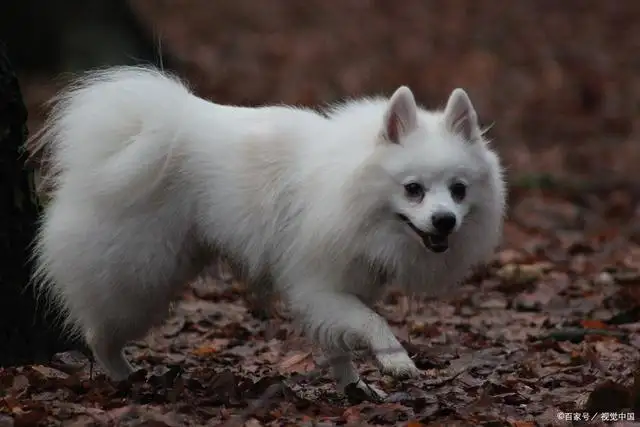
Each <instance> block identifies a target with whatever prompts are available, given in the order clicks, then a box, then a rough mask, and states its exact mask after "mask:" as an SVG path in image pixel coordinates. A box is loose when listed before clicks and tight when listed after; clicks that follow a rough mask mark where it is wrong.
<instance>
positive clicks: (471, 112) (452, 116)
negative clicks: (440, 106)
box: [444, 88, 482, 142]
mask: <svg viewBox="0 0 640 427" xmlns="http://www.w3.org/2000/svg"><path fill="white" fill-rule="evenodd" d="M444 120H445V125H446V126H447V130H449V131H450V132H452V133H456V134H458V135H460V136H462V137H463V138H464V139H465V140H467V141H469V142H474V141H477V140H479V139H480V136H481V134H482V132H481V131H480V126H479V125H478V115H477V113H476V110H475V108H473V104H472V103H471V100H470V99H469V96H468V95H467V92H465V91H464V89H460V88H457V89H454V90H453V92H451V95H450V96H449V100H448V101H447V106H446V107H445V109H444Z"/></svg>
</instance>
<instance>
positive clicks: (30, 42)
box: [0, 0, 170, 73]
mask: <svg viewBox="0 0 640 427" xmlns="http://www.w3.org/2000/svg"><path fill="white" fill-rule="evenodd" d="M0 39H4V41H5V42H6V44H7V48H8V51H9V55H10V57H11V59H12V63H13V66H14V68H15V69H17V70H20V71H45V72H53V73H59V72H69V71H70V72H76V71H82V70H86V69H90V68H95V67H102V66H106V65H126V64H137V63H140V62H144V63H153V64H156V65H158V64H159V63H160V62H162V64H163V66H164V67H165V68H170V64H168V60H167V57H166V56H162V57H161V56H160V52H159V51H158V47H157V42H156V40H154V36H153V34H152V31H150V29H148V28H145V27H144V26H143V25H141V22H140V20H139V19H138V17H137V15H136V14H135V13H134V11H133V10H132V9H131V7H130V5H129V1H128V0H65V1H51V0H1V1H0Z"/></svg>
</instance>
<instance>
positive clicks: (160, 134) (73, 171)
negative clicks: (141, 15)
mask: <svg viewBox="0 0 640 427" xmlns="http://www.w3.org/2000/svg"><path fill="white" fill-rule="evenodd" d="M190 95H191V93H190V91H189V89H188V88H187V87H186V86H185V85H184V84H183V83H182V82H181V81H180V80H178V79H177V78H174V77H172V76H170V75H167V74H164V73H163V72H160V71H158V70H156V69H153V68H144V67H113V68H108V69H105V70H98V71H92V72H89V73H87V74H85V75H84V76H82V77H80V78H78V79H76V80H75V81H73V82H72V83H71V84H70V85H69V86H68V87H67V88H66V89H65V90H63V91H62V92H61V93H60V94H59V95H58V96H56V97H55V98H54V99H53V100H52V101H51V102H52V109H51V112H50V115H49V117H48V119H47V121H46V122H45V125H44V126H43V128H42V129H41V130H40V132H38V133H37V134H35V135H34V136H33V137H32V139H31V141H30V142H29V145H30V146H31V147H32V149H31V151H32V153H33V154H34V155H41V156H42V157H41V158H42V161H43V163H45V164H46V165H47V169H48V173H47V174H46V176H43V180H44V181H43V184H45V185H47V186H50V188H52V189H54V190H55V189H56V188H57V187H59V186H60V184H61V183H63V182H65V181H70V179H67V178H71V177H70V176H67V175H73V176H83V180H82V181H83V182H82V186H83V187H84V188H85V189H86V191H92V192H95V193H100V194H104V195H105V196H106V197H109V198H110V199H111V200H113V198H114V197H116V198H118V197H117V196H118V195H126V196H127V197H131V195H132V194H133V195H140V194H141V193H144V192H148V191H150V190H151V189H152V188H153V187H154V184H155V183H157V181H158V180H159V179H160V178H161V177H162V172H163V171H164V168H165V167H166V165H167V163H168V162H169V159H170V157H171V152H172V149H173V144H174V142H175V140H176V139H177V138H178V136H179V134H180V132H181V127H182V123H183V120H182V117H183V116H182V114H181V112H182V109H181V106H183V105H184V104H185V101H187V100H188V99H189V97H190ZM159 165H161V166H162V167H160V168H159V167H158V166H159ZM74 184H80V183H79V182H75V183H74ZM76 190H77V191H80V190H82V189H80V188H78V189H76Z"/></svg>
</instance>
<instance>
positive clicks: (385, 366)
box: [375, 350, 421, 379]
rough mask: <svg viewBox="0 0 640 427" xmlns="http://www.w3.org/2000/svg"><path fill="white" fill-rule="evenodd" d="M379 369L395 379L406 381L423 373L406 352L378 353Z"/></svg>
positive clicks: (376, 357)
mask: <svg viewBox="0 0 640 427" xmlns="http://www.w3.org/2000/svg"><path fill="white" fill-rule="evenodd" d="M375 359H376V363H377V365H378V369H380V371H381V372H382V373H384V374H387V375H391V376H392V377H394V378H398V379H404V378H412V377H417V376H419V375H420V374H421V371H420V370H419V369H418V368H417V367H416V365H415V363H413V360H411V358H410V357H409V355H408V354H407V353H406V352H405V351H404V350H399V351H397V352H388V353H387V352H385V353H378V354H376V356H375Z"/></svg>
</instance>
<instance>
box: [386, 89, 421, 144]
mask: <svg viewBox="0 0 640 427" xmlns="http://www.w3.org/2000/svg"><path fill="white" fill-rule="evenodd" d="M417 124H418V107H417V105H416V100H415V98H414V97H413V93H412V92H411V89H409V88H408V87H406V86H400V87H399V88H398V89H397V90H396V91H395V92H394V93H393V95H391V98H389V105H388V106H387V111H386V112H385V114H384V125H383V130H382V132H383V137H384V139H385V140H387V141H389V142H391V143H394V144H400V141H401V139H402V137H404V136H406V135H407V134H408V133H409V132H411V131H412V130H414V129H415V128H416V126H417Z"/></svg>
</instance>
